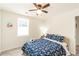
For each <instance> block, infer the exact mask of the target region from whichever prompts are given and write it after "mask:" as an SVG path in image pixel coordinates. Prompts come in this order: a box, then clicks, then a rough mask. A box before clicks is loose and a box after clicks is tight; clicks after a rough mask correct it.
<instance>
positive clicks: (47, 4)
mask: <svg viewBox="0 0 79 59" xmlns="http://www.w3.org/2000/svg"><path fill="white" fill-rule="evenodd" d="M48 6H50V4H49V3H48V4H46V5H44V6H43V7H42V9H44V8H46V7H48Z"/></svg>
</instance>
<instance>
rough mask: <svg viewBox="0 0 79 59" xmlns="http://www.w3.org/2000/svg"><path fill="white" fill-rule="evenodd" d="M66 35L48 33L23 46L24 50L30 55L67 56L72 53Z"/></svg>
mask: <svg viewBox="0 0 79 59" xmlns="http://www.w3.org/2000/svg"><path fill="white" fill-rule="evenodd" d="M64 41H65V40H64V36H59V35H55V34H47V35H46V36H44V37H41V38H39V39H36V40H32V41H30V42H26V43H25V44H24V45H23V46H22V51H23V53H24V54H25V55H28V56H67V55H70V53H69V51H68V49H67V44H66V43H67V42H64Z"/></svg>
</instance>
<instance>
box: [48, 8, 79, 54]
mask: <svg viewBox="0 0 79 59" xmlns="http://www.w3.org/2000/svg"><path fill="white" fill-rule="evenodd" d="M78 10H79V9H77V10H74V11H69V12H64V13H61V14H58V15H55V16H51V18H49V19H48V20H47V25H48V26H49V30H48V33H55V34H61V35H64V36H65V37H67V38H69V42H70V44H69V50H70V52H71V53H72V54H76V48H75V45H76V43H75V41H76V38H75V16H78V15H79V11H78Z"/></svg>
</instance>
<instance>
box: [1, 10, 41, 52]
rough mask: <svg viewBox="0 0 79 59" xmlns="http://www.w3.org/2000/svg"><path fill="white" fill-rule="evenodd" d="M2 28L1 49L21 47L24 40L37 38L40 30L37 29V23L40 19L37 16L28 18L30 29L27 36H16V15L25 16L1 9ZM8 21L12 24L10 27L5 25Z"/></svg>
mask: <svg viewBox="0 0 79 59" xmlns="http://www.w3.org/2000/svg"><path fill="white" fill-rule="evenodd" d="M2 14H3V15H2V16H3V17H2V18H3V19H2V25H3V26H2V30H3V32H2V33H3V34H2V38H3V39H2V50H3V51H5V50H8V49H13V48H17V47H21V46H22V45H23V44H24V43H25V42H26V41H29V40H30V38H38V37H39V35H40V31H39V29H38V26H39V25H38V24H40V23H41V21H40V20H39V22H38V18H30V17H28V18H29V20H30V30H29V34H30V35H29V36H22V37H17V26H16V25H17V18H18V17H24V18H26V16H22V15H19V14H15V13H12V12H8V11H4V10H3V11H2ZM8 22H10V23H12V24H13V27H12V28H8V27H7V25H6V24H7V23H8Z"/></svg>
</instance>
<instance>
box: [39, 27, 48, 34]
mask: <svg viewBox="0 0 79 59" xmlns="http://www.w3.org/2000/svg"><path fill="white" fill-rule="evenodd" d="M40 31H41V35H46V33H47V31H48V28H47V27H45V26H41V27H40Z"/></svg>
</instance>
